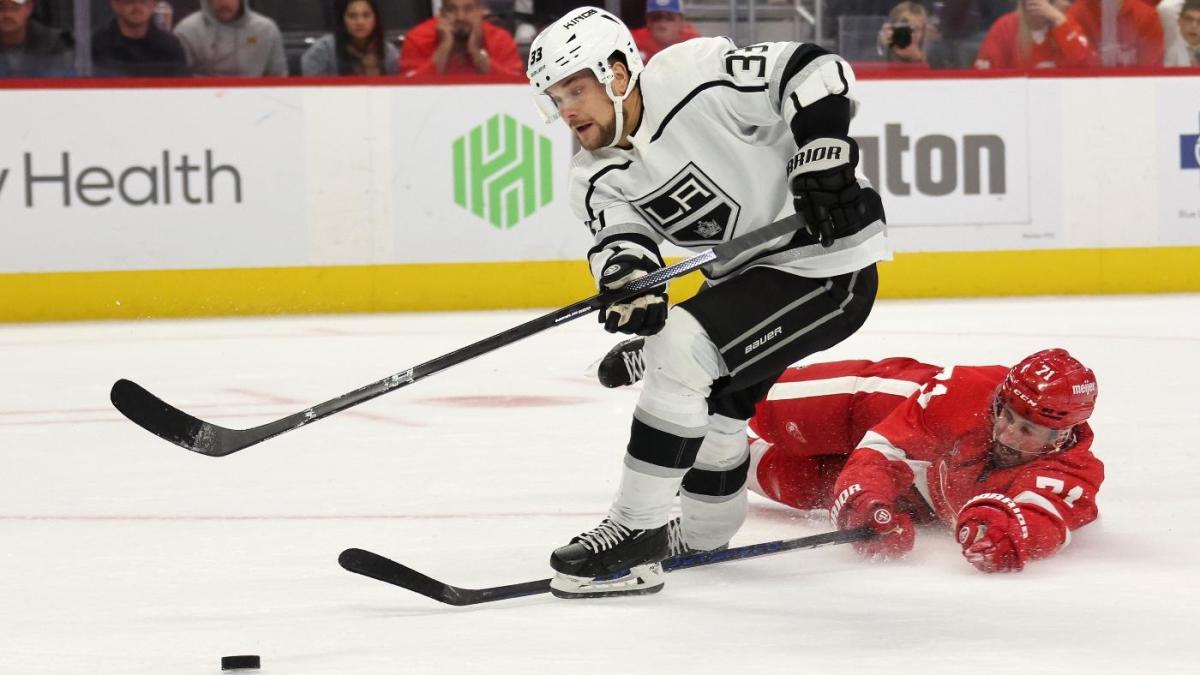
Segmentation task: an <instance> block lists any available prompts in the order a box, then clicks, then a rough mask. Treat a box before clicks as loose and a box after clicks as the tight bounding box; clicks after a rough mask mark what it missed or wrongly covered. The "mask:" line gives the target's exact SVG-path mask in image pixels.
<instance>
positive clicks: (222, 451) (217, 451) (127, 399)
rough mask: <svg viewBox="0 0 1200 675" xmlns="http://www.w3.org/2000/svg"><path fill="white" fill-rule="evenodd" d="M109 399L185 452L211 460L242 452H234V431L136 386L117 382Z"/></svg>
mask: <svg viewBox="0 0 1200 675" xmlns="http://www.w3.org/2000/svg"><path fill="white" fill-rule="evenodd" d="M108 397H109V400H111V401H112V404H113V407H115V408H116V409H117V410H119V411H120V412H121V414H122V415H124V416H125V417H128V418H129V419H130V421H132V422H133V423H134V424H136V425H138V426H139V427H141V428H143V429H145V430H146V431H149V432H150V433H152V434H154V435H155V436H158V437H160V438H163V439H165V440H168V441H170V442H172V443H174V444H175V445H178V446H180V447H182V448H187V449H188V450H191V451H193V452H198V453H200V454H202V455H208V456H210V457H222V456H224V455H228V454H229V453H231V452H236V451H237V450H240V449H241V448H239V447H232V448H230V445H231V444H230V443H228V441H229V440H230V439H231V438H232V437H234V436H235V435H236V432H235V431H233V430H232V429H226V428H224V427H219V426H217V425H215V424H209V423H208V422H205V421H203V420H200V419H197V418H195V417H192V416H191V415H189V414H187V413H185V412H183V411H182V410H180V409H179V408H176V407H175V406H173V405H171V404H170V403H167V402H166V401H163V400H162V399H160V398H159V397H157V396H155V395H154V394H151V393H150V392H149V391H147V390H146V389H145V388H144V387H142V386H141V385H139V384H138V383H136V382H131V381H130V380H117V381H116V382H114V383H113V386H112V390H111V391H110V392H109V395H108Z"/></svg>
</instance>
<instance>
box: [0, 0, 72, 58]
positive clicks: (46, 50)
mask: <svg viewBox="0 0 1200 675" xmlns="http://www.w3.org/2000/svg"><path fill="white" fill-rule="evenodd" d="M33 5H34V0H0V77H62V76H64V75H70V74H72V73H73V72H74V66H73V64H74V59H75V50H74V46H75V42H74V40H72V39H71V36H70V35H68V34H67V33H65V32H63V31H61V30H58V29H57V28H51V27H49V26H46V25H43V24H42V23H40V22H38V21H37V20H35V19H32V18H30V15H31V14H33Z"/></svg>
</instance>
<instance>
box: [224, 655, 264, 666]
mask: <svg viewBox="0 0 1200 675" xmlns="http://www.w3.org/2000/svg"><path fill="white" fill-rule="evenodd" d="M261 664H262V660H261V659H259V658H258V654H246V655H243V656H222V657H221V670H244V669H249V668H255V669H257V668H261V667H262V665H261Z"/></svg>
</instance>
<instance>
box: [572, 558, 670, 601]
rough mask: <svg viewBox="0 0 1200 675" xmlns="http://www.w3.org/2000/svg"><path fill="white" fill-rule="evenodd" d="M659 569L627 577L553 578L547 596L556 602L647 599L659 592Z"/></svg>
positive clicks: (632, 572) (647, 568) (654, 567)
mask: <svg viewBox="0 0 1200 675" xmlns="http://www.w3.org/2000/svg"><path fill="white" fill-rule="evenodd" d="M664 583H665V580H664V579H663V571H662V565H660V564H659V563H654V564H652V565H639V566H637V567H634V568H632V569H631V570H630V571H629V573H628V574H624V575H621V576H617V577H615V578H614V577H612V576H607V577H597V578H595V579H592V578H589V577H573V576H570V575H567V574H556V575H554V578H553V579H551V580H550V592H551V593H552V594H553V595H554V597H556V598H563V599H565V600H578V599H581V598H612V597H616V596H618V595H650V594H651V593H657V592H659V591H661V590H662V588H663V584H664Z"/></svg>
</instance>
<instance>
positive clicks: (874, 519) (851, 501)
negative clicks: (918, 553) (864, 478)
mask: <svg viewBox="0 0 1200 675" xmlns="http://www.w3.org/2000/svg"><path fill="white" fill-rule="evenodd" d="M829 517H830V518H831V519H832V520H833V523H834V525H836V526H837V527H838V529H842V530H853V529H856V528H859V527H862V526H863V525H867V526H870V528H871V529H872V530H874V531H875V533H876V536H874V537H872V538H871V539H866V540H863V541H856V542H854V550H855V551H858V553H859V554H860V555H862V556H864V557H867V558H872V559H881V560H888V559H892V558H899V557H902V556H904V555H905V554H906V553H908V552H909V551H911V550H912V547H913V543H914V542H915V541H916V536H917V533H916V531H915V530H913V523H912V518H910V517H909V516H908V514H907V513H900V512H898V511H896V510H895V508H894V507H893V506H892V505H891V504H890V503H888V501H887V500H884V499H882V498H881V497H879V496H878V495H873V494H871V493H867V492H863V491H862V486H861V485H859V484H858V483H855V484H854V485H851V486H850V487H848V488H846V489H845V490H842V493H841V494H840V495H838V497H837V499H835V500H834V501H833V508H831V509H830V510H829Z"/></svg>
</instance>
